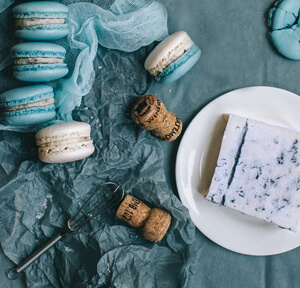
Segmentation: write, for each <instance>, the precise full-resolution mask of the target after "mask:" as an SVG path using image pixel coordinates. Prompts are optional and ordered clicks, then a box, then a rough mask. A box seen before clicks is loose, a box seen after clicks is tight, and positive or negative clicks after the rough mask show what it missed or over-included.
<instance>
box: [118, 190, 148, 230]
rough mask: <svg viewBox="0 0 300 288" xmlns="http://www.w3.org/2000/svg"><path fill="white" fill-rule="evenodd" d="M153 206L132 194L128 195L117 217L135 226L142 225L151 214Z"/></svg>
mask: <svg viewBox="0 0 300 288" xmlns="http://www.w3.org/2000/svg"><path fill="white" fill-rule="evenodd" d="M150 211H151V208H149V207H148V206H147V205H146V204H144V203H143V202H142V201H140V200H139V199H137V198H134V197H132V196H131V195H129V194H128V195H126V197H125V199H124V200H123V202H122V203H121V205H120V207H119V208H118V210H117V214H116V216H117V218H119V219H120V220H123V221H125V222H127V223H128V224H129V225H131V226H133V227H137V228H138V227H142V226H143V225H144V224H145V221H146V219H147V218H148V216H149V214H150Z"/></svg>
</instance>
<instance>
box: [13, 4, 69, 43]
mask: <svg viewBox="0 0 300 288" xmlns="http://www.w3.org/2000/svg"><path fill="white" fill-rule="evenodd" d="M68 12H69V8H68V7H67V6H66V5H64V4H61V3H58V2H53V1H37V2H28V3H22V4H19V5H17V6H15V7H14V8H13V16H14V18H15V23H16V29H17V30H16V36H17V37H18V38H21V39H23V40H27V41H49V40H57V39H60V38H63V37H65V36H66V35H68V33H69V27H68V24H67V23H66V19H67V17H68Z"/></svg>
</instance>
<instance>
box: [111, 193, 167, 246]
mask: <svg viewBox="0 0 300 288" xmlns="http://www.w3.org/2000/svg"><path fill="white" fill-rule="evenodd" d="M116 217H117V218H119V219H120V220H123V221H125V222H127V223H128V224H129V225H131V226H133V227H137V228H140V231H141V234H142V236H143V237H145V238H146V239H147V240H150V241H153V242H158V241H160V240H162V239H163V238H164V236H165V234H166V233H167V231H168V228H169V226H170V223H171V216H170V214H169V213H167V212H165V211H164V210H162V209H159V208H153V209H151V208H149V207H148V206H147V205H146V204H144V203H143V202H142V201H140V200H139V199H137V198H134V197H132V196H131V195H129V194H127V196H126V197H125V199H124V200H123V202H122V203H121V205H120V206H119V208H118V210H117V213H116Z"/></svg>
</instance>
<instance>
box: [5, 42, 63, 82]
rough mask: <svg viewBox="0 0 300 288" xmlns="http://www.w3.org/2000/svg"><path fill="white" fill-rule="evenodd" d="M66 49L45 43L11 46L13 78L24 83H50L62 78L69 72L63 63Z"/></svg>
mask: <svg viewBox="0 0 300 288" xmlns="http://www.w3.org/2000/svg"><path fill="white" fill-rule="evenodd" d="M65 54H66V49H65V48H64V47H62V46H60V45H58V44H54V43H47V42H27V43H21V44H17V45H15V46H13V47H12V48H11V56H12V59H13V63H14V66H13V69H14V72H13V76H14V77H15V78H16V79H18V80H21V81H26V82H43V81H52V80H56V79H59V78H62V77H64V76H65V75H66V74H68V72H69V70H68V68H67V64H65V63H64V59H65Z"/></svg>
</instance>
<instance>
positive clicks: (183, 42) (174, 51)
mask: <svg viewBox="0 0 300 288" xmlns="http://www.w3.org/2000/svg"><path fill="white" fill-rule="evenodd" d="M200 56H201V50H200V49H199V48H198V47H197V46H196V45H195V43H194V42H193V41H192V39H191V38H190V37H189V35H188V34H187V33H186V32H184V31H179V32H176V33H174V34H172V35H170V36H169V37H167V38H166V39H164V40H163V41H162V42H160V43H159V44H158V45H157V46H156V47H155V48H154V49H153V50H152V52H151V53H150V54H149V56H148V57H147V59H146V61H145V64H144V66H145V69H146V70H148V71H149V73H150V74H151V75H153V76H154V77H155V79H156V80H158V81H160V82H161V83H170V82H173V81H175V80H177V79H179V78H180V77H182V76H183V75H184V74H185V73H186V72H188V71H189V70H190V69H191V68H192V67H193V66H194V65H195V64H196V63H197V62H198V60H199V58H200Z"/></svg>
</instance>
